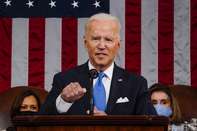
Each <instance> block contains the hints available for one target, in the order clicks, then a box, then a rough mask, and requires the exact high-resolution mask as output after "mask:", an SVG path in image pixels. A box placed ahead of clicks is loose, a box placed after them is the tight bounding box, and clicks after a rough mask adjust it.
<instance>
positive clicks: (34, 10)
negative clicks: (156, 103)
mask: <svg viewBox="0 0 197 131" xmlns="http://www.w3.org/2000/svg"><path fill="white" fill-rule="evenodd" d="M98 12H109V13H111V14H113V15H115V16H117V17H118V18H119V19H120V22H121V25H122V30H121V38H122V40H121V49H120V52H119V54H118V56H117V58H116V63H117V64H118V65H120V66H121V67H123V68H125V69H127V70H129V71H131V72H134V73H136V74H141V75H143V76H144V77H145V78H146V79H147V80H148V85H149V86H150V85H152V84H153V83H156V82H161V83H165V84H186V85H191V86H192V87H197V1H196V0H43V1H38V0H1V1H0V16H1V18H0V42H1V43H0V92H3V91H5V90H6V89H9V88H11V87H15V86H19V85H30V86H39V87H40V88H44V89H45V90H47V91H50V89H51V84H52V79H53V75H54V74H55V73H57V72H59V71H63V70H67V69H69V68H72V67H74V66H76V65H79V64H82V63H84V62H86V61H87V58H88V57H87V53H86V51H85V49H84V45H83V34H84V23H85V22H86V21H87V17H89V16H91V15H92V14H95V13H98Z"/></svg>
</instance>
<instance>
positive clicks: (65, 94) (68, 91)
mask: <svg viewBox="0 0 197 131" xmlns="http://www.w3.org/2000/svg"><path fill="white" fill-rule="evenodd" d="M85 93H86V88H82V87H81V85H80V84H79V83H78V82H71V83H70V84H68V85H67V86H66V87H64V89H63V90H62V92H61V97H62V99H63V100H64V101H66V102H74V101H76V100H78V99H80V98H81V97H82V96H84V94H85Z"/></svg>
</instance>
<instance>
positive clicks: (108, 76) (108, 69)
mask: <svg viewBox="0 0 197 131" xmlns="http://www.w3.org/2000/svg"><path fill="white" fill-rule="evenodd" d="M88 67H89V70H91V69H95V67H94V66H93V65H92V64H91V63H90V61H88ZM113 69H114V62H113V63H112V64H111V65H110V66H109V67H108V68H107V69H106V70H104V73H105V75H106V76H107V78H109V79H110V80H111V79H112V74H113Z"/></svg>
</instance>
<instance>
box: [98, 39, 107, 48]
mask: <svg viewBox="0 0 197 131" xmlns="http://www.w3.org/2000/svg"><path fill="white" fill-rule="evenodd" d="M105 46H106V41H105V40H104V39H103V38H102V39H100V41H99V43H98V48H101V49H103V48H105Z"/></svg>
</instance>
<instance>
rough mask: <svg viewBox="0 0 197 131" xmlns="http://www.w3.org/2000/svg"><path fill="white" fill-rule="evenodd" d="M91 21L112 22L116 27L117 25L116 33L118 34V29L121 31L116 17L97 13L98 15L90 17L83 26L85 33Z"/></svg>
mask: <svg viewBox="0 0 197 131" xmlns="http://www.w3.org/2000/svg"><path fill="white" fill-rule="evenodd" d="M93 20H113V21H115V22H117V25H118V32H120V29H121V25H120V21H119V19H118V18H117V17H116V16H113V15H111V14H107V13H98V14H95V15H93V16H91V17H90V18H89V19H88V21H87V23H86V25H85V30H86V31H87V28H88V26H89V23H90V22H91V21H93Z"/></svg>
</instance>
